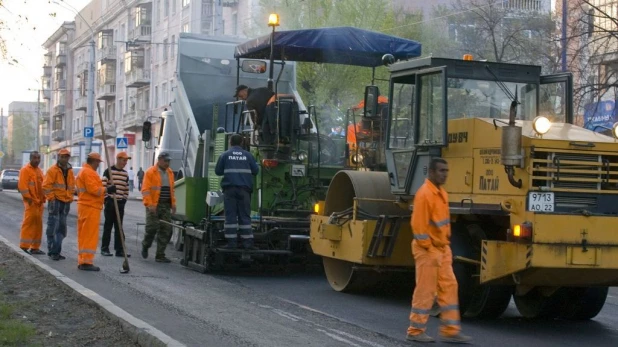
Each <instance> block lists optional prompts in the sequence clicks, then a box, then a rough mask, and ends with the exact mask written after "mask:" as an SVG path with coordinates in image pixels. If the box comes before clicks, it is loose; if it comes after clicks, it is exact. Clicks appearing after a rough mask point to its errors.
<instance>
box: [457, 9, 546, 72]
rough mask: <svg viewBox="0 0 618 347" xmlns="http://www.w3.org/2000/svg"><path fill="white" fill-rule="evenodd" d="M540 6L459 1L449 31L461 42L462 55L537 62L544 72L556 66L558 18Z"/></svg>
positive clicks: (509, 61) (526, 62)
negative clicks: (545, 11)
mask: <svg viewBox="0 0 618 347" xmlns="http://www.w3.org/2000/svg"><path fill="white" fill-rule="evenodd" d="M540 10H541V9H534V8H517V7H515V6H513V7H511V6H510V2H506V1H495V0H458V1H457V2H456V3H455V4H454V5H453V7H452V9H451V13H450V16H449V18H450V20H449V32H450V34H451V36H452V37H453V38H455V39H456V40H457V41H458V42H460V44H461V45H460V47H459V50H460V55H459V56H461V55H463V54H465V53H470V54H472V55H474V56H475V59H487V60H489V61H495V62H504V63H520V64H536V65H541V66H542V67H543V70H544V73H551V72H554V71H556V69H557V61H556V50H557V45H558V42H555V40H554V35H555V28H556V23H555V19H554V18H552V15H551V14H550V13H543V12H541V11H540Z"/></svg>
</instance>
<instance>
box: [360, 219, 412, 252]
mask: <svg viewBox="0 0 618 347" xmlns="http://www.w3.org/2000/svg"><path fill="white" fill-rule="evenodd" d="M403 219H404V217H401V216H385V215H381V216H379V217H378V220H377V223H376V228H375V230H374V231H373V236H372V237H371V243H370V244H369V249H368V250H367V257H369V258H376V257H379V258H388V257H390V256H391V255H392V253H393V249H394V248H395V242H397V236H398V235H399V227H400V226H401V221H402V220H403ZM387 227H388V230H387ZM380 246H382V247H380ZM380 250H381V252H380Z"/></svg>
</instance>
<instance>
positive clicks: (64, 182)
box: [43, 148, 75, 261]
mask: <svg viewBox="0 0 618 347" xmlns="http://www.w3.org/2000/svg"><path fill="white" fill-rule="evenodd" d="M70 157H71V152H69V150H68V149H66V148H63V149H61V150H60V151H59V152H58V163H57V164H56V165H53V166H52V167H50V168H49V170H47V173H46V174H45V180H43V190H44V191H45V197H46V198H47V206H48V214H47V233H46V234H47V255H48V256H49V258H50V259H51V260H56V261H57V260H61V259H65V257H64V256H63V255H62V254H60V252H61V251H62V240H64V238H65V237H66V236H67V216H68V214H69V210H70V209H71V203H72V202H73V195H74V193H75V176H74V175H73V169H72V167H71V164H69V158H70Z"/></svg>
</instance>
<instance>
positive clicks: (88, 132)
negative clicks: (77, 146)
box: [84, 127, 94, 137]
mask: <svg viewBox="0 0 618 347" xmlns="http://www.w3.org/2000/svg"><path fill="white" fill-rule="evenodd" d="M84 137H94V127H84Z"/></svg>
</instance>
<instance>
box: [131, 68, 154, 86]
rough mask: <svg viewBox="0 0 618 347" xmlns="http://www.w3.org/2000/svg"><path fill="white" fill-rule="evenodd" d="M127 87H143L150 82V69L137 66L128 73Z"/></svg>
mask: <svg viewBox="0 0 618 347" xmlns="http://www.w3.org/2000/svg"><path fill="white" fill-rule="evenodd" d="M125 84H126V86H127V88H141V87H145V86H147V85H149V84H150V70H146V69H143V68H137V69H135V70H131V71H129V72H127V73H126V76H125Z"/></svg>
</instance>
